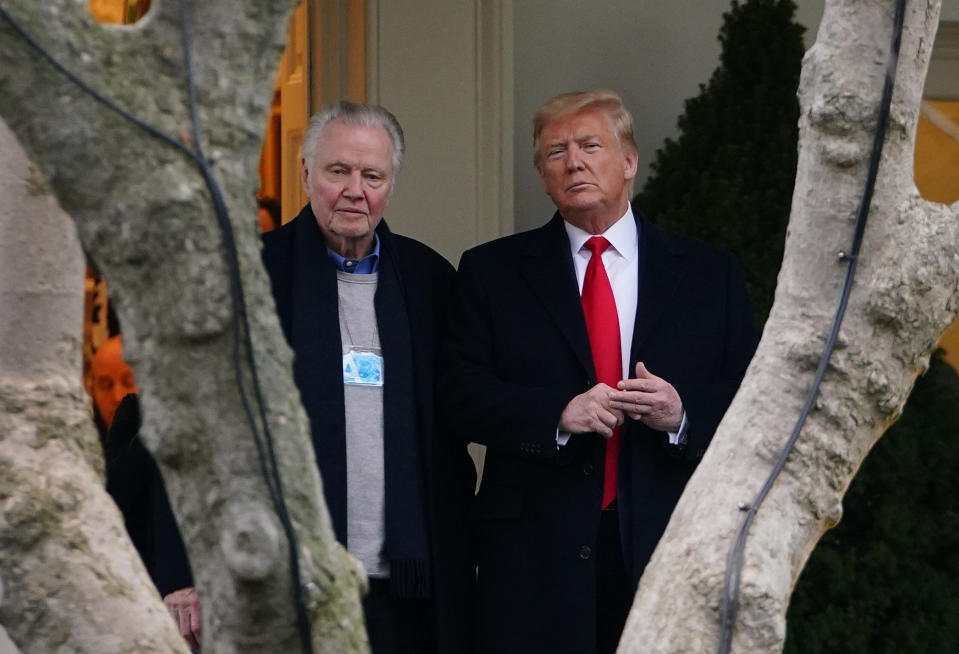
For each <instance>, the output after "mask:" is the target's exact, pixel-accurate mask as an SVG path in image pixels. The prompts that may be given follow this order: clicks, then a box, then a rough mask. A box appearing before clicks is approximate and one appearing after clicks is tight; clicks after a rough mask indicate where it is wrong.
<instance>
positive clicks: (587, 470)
mask: <svg viewBox="0 0 959 654" xmlns="http://www.w3.org/2000/svg"><path fill="white" fill-rule="evenodd" d="M595 471H596V468H595V467H593V464H592V463H587V464H584V465H583V474H584V475H585V476H587V477H589V476H590V475H591V474H593V472H595Z"/></svg>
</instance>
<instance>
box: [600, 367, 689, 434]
mask: <svg viewBox="0 0 959 654" xmlns="http://www.w3.org/2000/svg"><path fill="white" fill-rule="evenodd" d="M616 386H617V388H618V390H610V391H609V407H610V409H613V410H616V411H621V412H622V413H624V414H625V415H627V416H629V417H630V418H632V419H633V420H638V421H640V422H642V423H643V424H644V425H646V426H647V427H649V428H650V429H655V430H657V431H665V432H673V433H675V432H677V431H679V428H680V425H681V424H682V421H683V402H682V400H680V399H679V393H677V392H676V389H675V388H673V385H672V384H670V383H669V382H668V381H666V380H665V379H663V378H662V377H657V376H656V375H654V374H652V373H651V372H649V371H648V370H647V369H646V366H645V365H643V362H642V361H639V362H638V363H637V364H636V377H634V378H632V379H624V380H622V381H620V382H619V383H618V384H617V385H616Z"/></svg>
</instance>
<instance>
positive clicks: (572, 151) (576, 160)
mask: <svg viewBox="0 0 959 654" xmlns="http://www.w3.org/2000/svg"><path fill="white" fill-rule="evenodd" d="M581 155H582V153H581V152H580V151H579V148H569V149H568V150H567V151H566V170H568V171H570V172H572V171H575V170H582V168H583V157H582V156H581Z"/></svg>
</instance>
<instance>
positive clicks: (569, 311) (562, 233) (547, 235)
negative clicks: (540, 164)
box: [522, 213, 596, 379]
mask: <svg viewBox="0 0 959 654" xmlns="http://www.w3.org/2000/svg"><path fill="white" fill-rule="evenodd" d="M540 230H541V231H542V233H543V234H542V236H543V237H542V238H533V239H530V247H529V250H528V256H527V257H526V258H525V259H524V260H523V262H522V271H523V275H524V277H525V278H526V280H527V281H528V282H529V284H530V288H531V289H532V291H533V293H534V294H535V295H537V296H538V297H539V299H540V301H542V303H543V306H544V307H545V308H546V311H547V313H548V314H549V315H550V317H551V318H552V319H553V321H554V322H555V323H556V328H557V329H558V330H559V331H560V333H562V334H563V337H564V338H565V339H566V342H567V343H568V344H569V347H570V348H571V349H572V351H573V352H574V353H575V355H576V358H577V359H579V361H580V363H582V365H583V370H584V371H586V373H587V374H588V375H589V377H590V379H595V378H596V371H595V369H594V368H593V357H592V354H591V353H590V348H589V334H588V332H587V331H586V318H585V317H584V316H583V305H582V301H581V300H580V296H579V288H578V287H577V284H576V274H575V272H574V271H573V259H572V255H571V254H570V251H569V239H568V238H567V236H566V230H565V229H564V227H563V219H562V217H560V215H559V213H556V214H554V215H553V219H552V220H550V221H549V222H548V223H546V224H545V225H544V226H543V227H541V228H540Z"/></svg>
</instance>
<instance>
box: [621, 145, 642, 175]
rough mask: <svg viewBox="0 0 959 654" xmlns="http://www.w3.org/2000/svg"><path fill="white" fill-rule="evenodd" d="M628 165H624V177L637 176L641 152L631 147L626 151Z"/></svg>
mask: <svg viewBox="0 0 959 654" xmlns="http://www.w3.org/2000/svg"><path fill="white" fill-rule="evenodd" d="M624 154H625V157H624V158H625V160H626V165H625V166H624V167H623V177H624V179H632V178H634V177H636V170H637V169H638V168H639V152H637V151H636V150H634V149H633V148H629V149H628V150H627V151H626V152H625V153H624Z"/></svg>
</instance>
